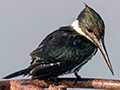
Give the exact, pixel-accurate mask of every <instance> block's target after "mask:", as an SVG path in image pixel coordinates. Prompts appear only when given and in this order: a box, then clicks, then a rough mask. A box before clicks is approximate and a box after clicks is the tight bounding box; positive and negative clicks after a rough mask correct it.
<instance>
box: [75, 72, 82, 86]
mask: <svg viewBox="0 0 120 90" xmlns="http://www.w3.org/2000/svg"><path fill="white" fill-rule="evenodd" d="M74 74H75V76H76V79H75V83H74V85H76V83H77V81H78V79H81V76H80V75H78V73H77V72H75V73H74Z"/></svg>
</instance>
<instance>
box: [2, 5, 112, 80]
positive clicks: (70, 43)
mask: <svg viewBox="0 0 120 90" xmlns="http://www.w3.org/2000/svg"><path fill="white" fill-rule="evenodd" d="M104 35H105V24H104V21H103V20H102V18H101V16H100V15H99V14H98V13H97V12H96V11H95V10H93V9H92V8H91V7H89V6H88V5H87V4H85V8H84V9H83V11H82V12H81V13H80V14H79V16H78V17H77V19H76V20H75V21H74V22H73V23H72V24H71V25H69V26H63V27H60V28H59V29H57V30H55V31H53V32H52V33H50V34H49V35H47V36H46V37H45V39H44V40H43V41H42V42H41V43H40V45H39V46H38V47H37V48H36V49H35V50H34V51H33V52H31V53H30V56H31V57H32V61H31V63H30V66H29V67H27V68H25V69H23V70H20V71H17V72H15V73H12V74H10V75H8V76H5V77H3V79H9V78H13V77H16V76H20V75H23V76H25V75H28V76H32V79H50V78H56V77H58V76H60V75H64V74H69V73H74V74H75V76H76V78H78V77H80V76H79V75H78V71H79V70H80V69H81V67H82V66H83V65H85V64H86V63H87V62H88V61H89V60H90V59H91V58H92V57H93V56H94V55H95V54H96V52H97V50H98V49H99V50H100V51H101V53H102V55H103V57H104V59H105V61H106V63H107V65H108V67H109V69H110V71H111V73H112V74H113V75H114V72H113V69H112V65H111V63H110V59H109V56H108V54H107V50H106V48H105V44H104Z"/></svg>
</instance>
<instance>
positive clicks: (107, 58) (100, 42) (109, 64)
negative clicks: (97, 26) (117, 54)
mask: <svg viewBox="0 0 120 90" xmlns="http://www.w3.org/2000/svg"><path fill="white" fill-rule="evenodd" d="M95 43H96V44H97V46H98V47H99V49H100V51H101V53H102V55H103V56H104V58H105V61H106V63H107V65H108V67H109V69H110V71H111V73H112V75H114V72H113V69H112V65H111V63H110V59H109V56H108V54H107V51H106V48H105V44H104V40H103V39H102V38H100V41H98V40H97V39H95Z"/></svg>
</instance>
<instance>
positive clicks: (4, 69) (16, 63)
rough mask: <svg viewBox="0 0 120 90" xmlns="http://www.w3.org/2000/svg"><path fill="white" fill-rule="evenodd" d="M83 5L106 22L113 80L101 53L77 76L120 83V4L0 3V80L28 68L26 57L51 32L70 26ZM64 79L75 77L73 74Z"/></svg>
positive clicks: (71, 0)
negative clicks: (119, 81) (87, 6)
mask: <svg viewBox="0 0 120 90" xmlns="http://www.w3.org/2000/svg"><path fill="white" fill-rule="evenodd" d="M83 2H85V3H87V4H88V5H89V6H90V7H92V8H93V9H94V10H95V11H97V12H98V13H99V14H100V15H101V17H102V18H103V20H104V22H105V25H106V29H105V30H106V32H105V45H106V48H107V51H108V54H109V57H110V59H111V63H112V66H113V69H114V73H115V76H112V74H111V72H110V71H109V69H108V66H107V64H106V62H105V60H104V58H103V56H102V54H101V52H100V51H98V52H97V54H96V55H95V56H94V57H93V58H92V59H91V60H90V61H89V62H88V63H87V64H86V65H84V67H83V68H82V69H81V70H80V71H79V75H81V77H83V78H103V79H118V80H120V35H119V34H120V0H110V1H108V0H99V1H98V0H92V1H91V0H19V1H18V0H0V80H2V79H1V78H2V77H3V76H6V75H8V74H10V73H12V72H15V71H17V70H21V69H24V68H26V67H28V66H29V63H30V62H31V57H30V56H29V53H30V52H32V51H33V50H34V49H35V48H36V47H37V46H38V45H39V44H40V42H41V41H42V40H43V39H44V38H45V37H46V36H47V35H48V34H49V33H50V32H52V31H54V30H56V29H58V28H59V27H61V26H65V25H70V24H71V23H72V22H73V21H74V20H75V19H76V18H77V16H78V15H79V13H80V12H81V11H82V10H83V9H84V4H83ZM65 76H66V77H74V75H73V74H69V75H65ZM22 78H23V77H22V76H20V77H17V78H14V79H22ZM25 78H27V77H25Z"/></svg>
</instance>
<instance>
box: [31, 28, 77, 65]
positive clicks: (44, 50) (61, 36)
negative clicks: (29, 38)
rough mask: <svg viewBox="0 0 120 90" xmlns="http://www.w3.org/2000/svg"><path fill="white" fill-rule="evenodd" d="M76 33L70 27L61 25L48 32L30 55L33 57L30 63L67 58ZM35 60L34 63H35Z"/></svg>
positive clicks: (46, 62) (47, 62) (51, 61)
mask: <svg viewBox="0 0 120 90" xmlns="http://www.w3.org/2000/svg"><path fill="white" fill-rule="evenodd" d="M77 35H78V33H76V32H75V31H74V30H73V29H72V28H71V27H62V28H60V29H58V30H56V31H54V32H52V33H51V34H49V35H48V36H47V37H46V38H45V39H44V40H43V41H42V42H41V44H40V45H39V46H38V48H37V49H35V50H34V51H33V52H32V53H31V54H30V55H31V57H32V59H33V61H32V62H31V64H36V63H39V64H49V63H57V62H63V61H64V60H66V59H65V58H69V55H68V54H67V53H68V52H69V51H70V50H71V47H70V45H72V44H73V41H74V40H73V39H76V36H77ZM35 62H36V63H35Z"/></svg>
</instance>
